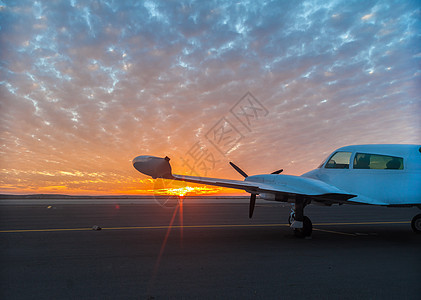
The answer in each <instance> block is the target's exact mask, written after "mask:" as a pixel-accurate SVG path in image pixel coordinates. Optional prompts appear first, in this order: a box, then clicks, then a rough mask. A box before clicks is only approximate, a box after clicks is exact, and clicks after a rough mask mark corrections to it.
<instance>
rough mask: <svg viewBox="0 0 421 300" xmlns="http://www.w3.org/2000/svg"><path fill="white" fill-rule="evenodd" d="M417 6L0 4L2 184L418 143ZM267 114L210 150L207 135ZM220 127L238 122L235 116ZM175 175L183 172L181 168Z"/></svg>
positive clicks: (127, 176)
mask: <svg viewBox="0 0 421 300" xmlns="http://www.w3.org/2000/svg"><path fill="white" fill-rule="evenodd" d="M420 17H421V16H420V8H419V2H417V1H340V0H337V1H314V0H310V1H236V2H232V1H133V2H131V1H76V0H73V1H3V2H1V1H0V26H1V29H0V42H1V52H0V56H1V65H0V68H1V79H0V80H1V81H0V89H1V107H0V109H1V110H0V114H1V121H0V126H1V166H0V168H1V171H0V172H1V182H0V184H1V186H0V188H1V190H2V191H5V192H38V191H48V192H51V191H52V192H54V191H65V192H69V193H71V192H79V193H95V192H101V193H117V192H118V193H123V192H135V191H136V192H139V191H141V190H142V186H143V188H144V189H145V190H147V189H151V185H153V183H151V182H150V181H148V180H141V179H143V177H141V175H139V174H137V173H136V172H135V170H133V168H132V166H131V164H130V160H131V159H132V158H133V157H134V156H136V155H139V154H153V155H169V156H171V157H172V158H173V161H174V164H175V166H176V167H178V168H179V170H181V172H183V171H188V169H186V166H185V165H184V164H183V163H182V161H183V159H182V158H183V157H184V158H185V157H186V155H187V154H186V153H188V151H189V149H191V147H192V146H193V145H194V144H195V143H196V142H198V141H199V142H200V143H202V144H203V145H204V146H205V147H207V150H208V152H209V153H212V154H213V155H214V156H215V158H216V161H217V162H216V163H215V164H214V165H213V166H212V170H211V171H212V172H211V174H206V175H214V176H217V175H220V176H230V177H234V176H237V175H235V173H234V172H233V171H231V170H229V169H228V167H227V165H226V162H227V161H228V160H229V159H230V160H235V161H236V162H237V163H239V164H240V165H241V166H242V167H244V168H246V169H247V170H249V171H250V173H259V172H268V171H273V169H277V168H280V167H283V168H285V169H286V171H287V172H288V173H291V174H299V173H301V172H304V171H307V170H309V169H311V168H313V167H315V166H316V165H317V163H318V162H319V161H320V160H321V159H322V158H323V156H325V155H326V154H328V152H330V151H331V150H333V149H332V148H335V147H339V146H342V145H346V144H355V143H419V142H420V137H421V124H420V117H419V116H420V115H421V99H420V95H421V88H420V86H421V85H420V83H421V82H420V75H421V72H420V68H419V66H420V59H421V49H420V45H421V41H420V30H419V28H421V24H420V23H421V22H420V20H421V18H420ZM248 91H249V92H251V93H252V94H253V95H254V96H255V97H256V99H258V101H260V103H261V104H262V105H263V106H264V107H265V108H266V109H267V110H268V112H269V113H268V114H267V115H265V116H264V117H260V118H259V119H258V120H257V122H255V123H254V124H253V126H252V128H249V129H250V130H245V131H244V128H238V129H239V131H241V134H242V136H243V138H242V139H241V141H240V142H238V143H237V144H236V145H235V146H234V147H232V148H231V150H230V151H228V152H227V153H226V154H225V156H223V155H221V154H220V153H219V152H218V149H215V148H213V145H212V144H211V143H209V141H208V139H207V138H208V137H209V136H206V133H207V132H209V130H211V128H212V126H214V125H215V124H216V123H217V122H218V121H219V120H220V119H221V118H222V117H224V116H229V115H230V109H231V108H232V107H233V106H234V105H235V104H236V103H237V101H238V100H240V99H241V97H242V96H243V95H244V94H246V92H248ZM234 125H236V126H238V124H237V123H235V124H234ZM183 168H184V169H183Z"/></svg>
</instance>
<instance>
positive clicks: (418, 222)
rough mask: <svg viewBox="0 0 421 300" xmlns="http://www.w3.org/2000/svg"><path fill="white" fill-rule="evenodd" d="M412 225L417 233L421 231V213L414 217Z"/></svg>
mask: <svg viewBox="0 0 421 300" xmlns="http://www.w3.org/2000/svg"><path fill="white" fill-rule="evenodd" d="M411 227H412V230H413V231H414V232H415V233H421V214H418V215H416V216H415V217H413V218H412V222H411Z"/></svg>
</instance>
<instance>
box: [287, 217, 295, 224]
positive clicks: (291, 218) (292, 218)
mask: <svg viewBox="0 0 421 300" xmlns="http://www.w3.org/2000/svg"><path fill="white" fill-rule="evenodd" d="M294 220H295V214H290V215H289V216H288V223H289V225H291V224H292V222H294Z"/></svg>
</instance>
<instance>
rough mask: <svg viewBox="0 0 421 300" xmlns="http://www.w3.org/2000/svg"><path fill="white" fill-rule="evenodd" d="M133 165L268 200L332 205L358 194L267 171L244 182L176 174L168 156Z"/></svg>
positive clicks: (162, 175) (163, 175)
mask: <svg viewBox="0 0 421 300" xmlns="http://www.w3.org/2000/svg"><path fill="white" fill-rule="evenodd" d="M133 166H134V167H135V168H136V169H137V170H138V171H139V172H141V173H143V174H146V175H149V176H151V177H152V178H167V179H175V180H181V181H187V182H193V183H200V184H207V185H214V186H220V187H227V188H234V189H240V190H244V191H246V192H248V193H251V194H255V195H256V194H267V196H270V198H271V199H268V200H278V201H288V199H289V198H293V197H294V196H295V195H305V196H310V197H311V198H312V199H314V200H316V201H320V202H324V203H325V204H331V203H343V202H346V201H347V200H348V199H350V198H353V197H355V196H356V195H352V194H349V193H346V192H344V191H342V190H340V189H338V188H336V187H334V186H332V185H329V184H327V183H324V182H322V181H320V180H316V179H311V178H305V177H301V176H292V175H275V174H267V175H255V176H249V177H247V178H246V179H245V180H244V181H240V180H231V179H220V178H210V177H198V176H187V175H177V174H172V171H171V166H170V164H169V158H168V157H165V158H159V157H155V156H138V157H136V158H135V159H134V160H133ZM263 198H264V197H263Z"/></svg>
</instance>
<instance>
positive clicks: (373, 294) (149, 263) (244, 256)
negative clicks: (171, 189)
mask: <svg viewBox="0 0 421 300" xmlns="http://www.w3.org/2000/svg"><path fill="white" fill-rule="evenodd" d="M161 204H162V203H161ZM168 205H170V207H165V206H161V205H158V203H156V202H155V201H153V199H150V201H136V200H118V199H114V200H113V199H108V200H99V201H95V200H92V199H91V200H89V201H86V202H83V200H80V201H74V200H39V199H38V200H21V201H19V200H2V201H0V247H1V273H0V282H1V289H0V298H1V299H39V298H45V299H47V298H49V299H76V298H77V299H87V298H106V299H199V298H200V299H297V298H298V299H338V298H341V299H357V298H358V299H368V298H369V299H398V298H399V299H420V295H421V284H420V282H421V255H420V254H421V235H416V234H415V233H413V232H412V230H411V228H410V220H411V219H412V217H413V216H414V215H416V214H418V213H421V211H420V210H419V209H417V208H383V207H371V206H333V207H318V206H309V207H307V208H306V215H308V216H309V217H310V218H311V219H312V221H313V225H314V231H313V236H312V238H311V239H297V238H295V237H294V236H293V234H292V231H291V230H290V229H289V228H288V226H287V222H286V220H287V216H288V214H289V206H287V205H282V204H277V203H271V202H263V201H260V202H259V200H258V202H257V205H256V209H255V213H254V217H253V219H252V220H249V219H248V204H247V203H246V202H245V201H244V200H241V199H240V200H239V203H235V202H233V201H232V200H231V201H228V202H225V203H224V201H221V200H220V199H219V200H218V201H215V202H212V200H207V201H205V203H201V202H200V199H199V200H194V201H188V200H186V201H185V202H184V203H183V205H182V206H175V203H167V206H168ZM171 205H173V206H171ZM94 225H98V226H100V227H102V230H100V231H94V230H92V226H94Z"/></svg>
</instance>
